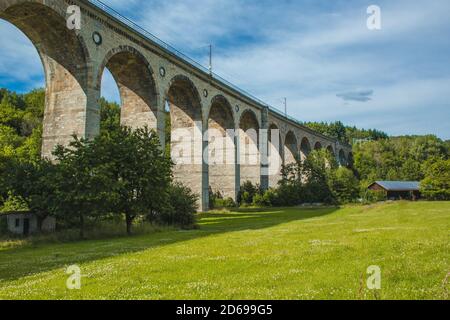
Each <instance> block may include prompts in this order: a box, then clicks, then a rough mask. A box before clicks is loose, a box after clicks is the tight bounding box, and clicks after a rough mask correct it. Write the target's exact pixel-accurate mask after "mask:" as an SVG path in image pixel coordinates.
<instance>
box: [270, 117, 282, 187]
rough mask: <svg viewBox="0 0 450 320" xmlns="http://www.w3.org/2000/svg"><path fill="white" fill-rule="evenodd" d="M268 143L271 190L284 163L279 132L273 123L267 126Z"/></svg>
mask: <svg viewBox="0 0 450 320" xmlns="http://www.w3.org/2000/svg"><path fill="white" fill-rule="evenodd" d="M268 142H269V146H268V156H269V187H271V188H273V187H276V186H277V185H278V182H279V181H280V179H281V168H282V165H283V162H284V161H283V149H282V147H281V146H282V139H281V131H280V129H279V128H278V126H277V125H276V124H274V123H272V124H271V125H270V126H269V132H268Z"/></svg>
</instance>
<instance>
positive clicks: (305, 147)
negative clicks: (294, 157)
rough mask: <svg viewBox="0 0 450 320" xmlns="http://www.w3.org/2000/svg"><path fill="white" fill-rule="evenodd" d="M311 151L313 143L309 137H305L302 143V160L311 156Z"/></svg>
mask: <svg viewBox="0 0 450 320" xmlns="http://www.w3.org/2000/svg"><path fill="white" fill-rule="evenodd" d="M310 153H311V144H310V143H309V140H308V138H306V137H305V138H303V139H302V143H301V144H300V154H301V160H302V161H305V159H306V158H307V157H308V156H309V154H310Z"/></svg>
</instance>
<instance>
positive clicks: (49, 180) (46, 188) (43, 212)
mask: <svg viewBox="0 0 450 320" xmlns="http://www.w3.org/2000/svg"><path fill="white" fill-rule="evenodd" d="M5 174H6V176H7V178H8V180H9V182H8V190H9V191H10V192H11V193H12V194H11V196H12V198H20V199H21V201H22V202H24V203H25V204H26V206H27V208H28V210H29V211H30V212H32V213H33V214H34V215H35V216H36V217H37V227H38V230H39V231H41V229H42V222H43V221H44V220H45V218H47V217H48V216H50V215H53V214H54V212H55V211H54V209H55V203H56V202H57V199H56V184H55V182H56V174H57V170H56V167H55V165H53V164H52V163H50V162H49V161H47V160H40V161H37V162H29V161H22V160H17V159H13V160H10V161H9V163H8V168H7V169H6V173H5Z"/></svg>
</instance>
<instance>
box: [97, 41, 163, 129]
mask: <svg viewBox="0 0 450 320" xmlns="http://www.w3.org/2000/svg"><path fill="white" fill-rule="evenodd" d="M105 68H107V69H108V70H109V71H110V72H111V74H112V76H113V78H114V80H115V81H116V84H117V87H118V88H119V93H120V99H121V119H120V120H121V124H122V125H126V126H129V127H132V128H140V127H144V126H148V127H149V128H150V129H155V130H156V129H157V128H158V124H157V122H158V109H159V108H158V107H159V106H158V100H159V99H158V93H157V92H158V90H157V87H156V82H155V78H154V73H153V70H152V68H151V66H150V64H149V62H148V61H147V59H146V58H145V57H144V55H142V54H141V53H140V52H139V51H138V50H136V49H135V48H133V47H130V46H119V47H117V48H114V49H112V50H110V51H109V52H108V53H107V54H106V56H105V58H104V59H103V62H102V64H101V67H100V69H99V72H98V75H97V83H96V88H97V89H98V90H100V87H101V77H102V74H103V72H104V70H105Z"/></svg>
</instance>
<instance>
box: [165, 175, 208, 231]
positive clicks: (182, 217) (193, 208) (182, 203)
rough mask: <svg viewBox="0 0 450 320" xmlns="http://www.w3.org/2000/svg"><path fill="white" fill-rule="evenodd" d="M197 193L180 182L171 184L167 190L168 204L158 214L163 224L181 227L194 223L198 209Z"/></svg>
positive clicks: (190, 225)
mask: <svg viewBox="0 0 450 320" xmlns="http://www.w3.org/2000/svg"><path fill="white" fill-rule="evenodd" d="M198 200H199V197H198V195H196V194H194V193H193V192H192V190H191V189H189V188H188V187H186V186H183V185H182V184H180V183H176V184H173V185H172V186H170V187H169V190H168V201H169V204H168V205H167V206H165V208H164V209H162V212H161V213H160V214H159V215H158V217H159V220H160V222H161V223H163V224H167V225H177V226H180V227H183V228H186V227H193V226H194V225H195V220H196V219H195V214H196V212H197V210H198Z"/></svg>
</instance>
